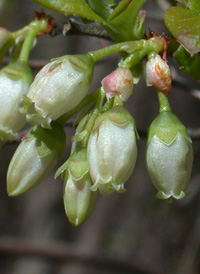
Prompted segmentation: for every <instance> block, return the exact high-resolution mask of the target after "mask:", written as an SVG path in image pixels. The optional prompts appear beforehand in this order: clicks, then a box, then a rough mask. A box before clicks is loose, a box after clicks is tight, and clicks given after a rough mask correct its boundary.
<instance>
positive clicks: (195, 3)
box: [188, 0, 200, 12]
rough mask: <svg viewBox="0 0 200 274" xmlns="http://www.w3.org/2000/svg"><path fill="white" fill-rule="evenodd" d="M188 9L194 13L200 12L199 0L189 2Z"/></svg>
mask: <svg viewBox="0 0 200 274" xmlns="http://www.w3.org/2000/svg"><path fill="white" fill-rule="evenodd" d="M188 8H189V9H191V10H192V11H196V12H200V1H199V0H189V3H188Z"/></svg>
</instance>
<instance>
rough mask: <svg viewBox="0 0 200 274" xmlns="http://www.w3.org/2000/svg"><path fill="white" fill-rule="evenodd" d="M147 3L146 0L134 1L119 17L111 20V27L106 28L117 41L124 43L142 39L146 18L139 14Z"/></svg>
mask: <svg viewBox="0 0 200 274" xmlns="http://www.w3.org/2000/svg"><path fill="white" fill-rule="evenodd" d="M122 2H124V1H122ZM145 2H146V0H132V1H130V3H129V4H128V5H127V6H126V8H125V9H123V10H122V11H121V12H120V13H119V14H118V15H117V16H115V17H114V18H113V16H112V17H110V18H109V20H110V21H109V22H108V23H109V26H108V27H106V28H107V30H108V31H109V32H110V34H111V36H112V37H113V39H114V40H115V41H117V42H123V41H130V40H138V39H141V38H142V37H141V36H142V35H143V25H144V24H143V23H144V16H142V17H140V16H138V14H139V12H140V10H141V8H142V6H143V4H144V3H145ZM124 3H125V2H124ZM127 3H128V2H127ZM127 3H126V4H127ZM116 9H117V8H116ZM117 13H118V12H117ZM111 18H113V19H112V20H111Z"/></svg>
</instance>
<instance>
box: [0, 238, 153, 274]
mask: <svg viewBox="0 0 200 274" xmlns="http://www.w3.org/2000/svg"><path fill="white" fill-rule="evenodd" d="M0 254H1V255H5V254H7V255H14V256H39V257H44V258H48V259H49V260H56V261H65V262H66V261H69V262H72V261H74V262H81V263H83V264H90V265H91V266H94V267H101V269H102V268H105V269H112V270H114V271H115V273H130V274H131V273H137V274H153V273H151V272H146V271H144V270H141V269H138V268H137V267H136V266H135V265H134V263H133V261H132V262H131V263H130V262H126V261H122V260H121V259H120V258H119V257H117V255H113V256H110V255H107V254H105V253H104V252H102V251H100V252H98V253H96V254H95V253H91V254H90V253H87V252H82V251H81V250H80V249H77V248H76V247H74V246H73V245H72V244H69V243H64V242H53V241H51V242H50V241H48V242H41V241H38V242H36V241H29V240H26V239H20V238H18V237H1V238H0ZM154 274H155V273H154Z"/></svg>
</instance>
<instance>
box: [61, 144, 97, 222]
mask: <svg viewBox="0 0 200 274" xmlns="http://www.w3.org/2000/svg"><path fill="white" fill-rule="evenodd" d="M60 174H62V178H63V179H64V191H63V200H64V206H65V212H66V215H67V217H68V219H69V221H70V223H71V224H72V225H74V226H79V225H81V224H82V223H83V222H84V221H85V220H86V219H87V218H88V217H89V215H90V213H91V212H92V209H93V207H94V205H95V201H96V196H97V191H91V189H90V188H91V186H92V180H91V178H90V174H89V165H88V161H87V150H86V148H81V149H77V150H76V151H74V152H73V153H72V154H71V155H70V157H69V159H68V160H67V161H66V162H65V163H64V164H63V165H62V166H61V167H60V168H59V169H58V171H57V172H56V177H57V176H58V175H60Z"/></svg>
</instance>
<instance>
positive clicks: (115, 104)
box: [113, 96, 124, 107]
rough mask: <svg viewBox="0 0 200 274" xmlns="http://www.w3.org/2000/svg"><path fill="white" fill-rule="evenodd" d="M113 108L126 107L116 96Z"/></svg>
mask: <svg viewBox="0 0 200 274" xmlns="http://www.w3.org/2000/svg"><path fill="white" fill-rule="evenodd" d="M113 106H121V107H123V106H124V102H123V101H122V99H121V98H120V97H119V96H115V98H114V103H113Z"/></svg>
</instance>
